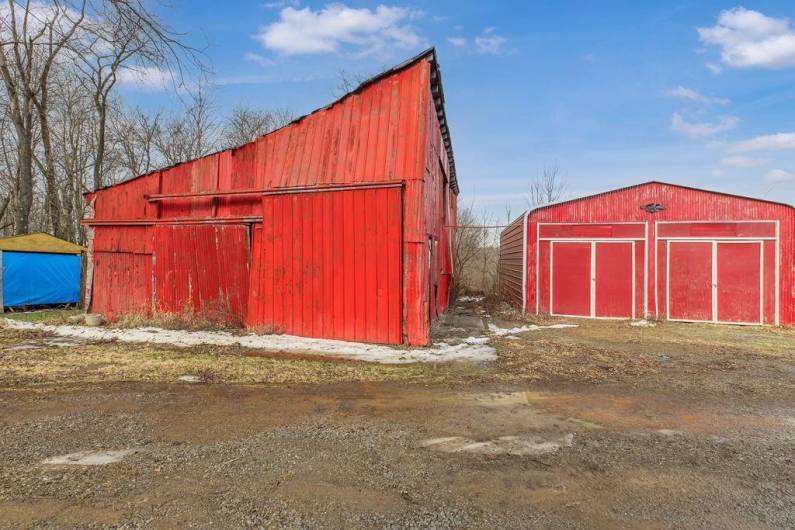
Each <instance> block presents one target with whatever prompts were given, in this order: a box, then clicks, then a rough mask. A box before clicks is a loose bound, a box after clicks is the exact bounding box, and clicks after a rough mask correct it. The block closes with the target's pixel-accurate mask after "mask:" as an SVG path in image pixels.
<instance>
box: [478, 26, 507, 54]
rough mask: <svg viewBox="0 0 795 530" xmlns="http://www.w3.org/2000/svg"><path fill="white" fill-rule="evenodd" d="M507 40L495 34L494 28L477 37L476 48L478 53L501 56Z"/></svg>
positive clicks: (485, 30) (487, 29)
mask: <svg viewBox="0 0 795 530" xmlns="http://www.w3.org/2000/svg"><path fill="white" fill-rule="evenodd" d="M505 42H506V40H505V39H504V38H503V37H500V36H499V35H497V33H496V32H495V30H494V28H486V29H484V30H483V33H481V34H480V35H479V36H477V37H475V47H476V48H477V50H478V53H483V54H489V55H499V54H500V53H501V52H502V47H503V46H504V45H505Z"/></svg>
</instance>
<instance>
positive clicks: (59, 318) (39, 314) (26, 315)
mask: <svg viewBox="0 0 795 530" xmlns="http://www.w3.org/2000/svg"><path fill="white" fill-rule="evenodd" d="M83 314H85V311H83V310H82V309H39V310H35V311H21V312H18V313H12V312H6V313H4V314H3V316H4V317H6V318H10V319H12V320H24V321H26V322H39V323H42V324H66V323H68V322H69V318H70V317H74V316H77V315H83Z"/></svg>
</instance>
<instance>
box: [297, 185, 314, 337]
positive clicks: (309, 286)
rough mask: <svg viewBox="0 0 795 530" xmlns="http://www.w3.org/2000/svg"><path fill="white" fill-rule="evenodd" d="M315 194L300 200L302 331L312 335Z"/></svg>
mask: <svg viewBox="0 0 795 530" xmlns="http://www.w3.org/2000/svg"><path fill="white" fill-rule="evenodd" d="M314 198H315V197H314V194H309V196H308V197H306V199H305V200H300V201H299V202H300V204H301V205H302V207H303V213H302V221H303V222H302V227H301V232H302V234H301V235H302V237H301V239H299V240H298V241H299V243H300V246H301V254H302V255H301V269H302V270H303V275H302V276H303V281H302V288H303V303H302V304H301V332H302V334H305V335H309V336H312V335H313V334H314V333H315V330H314V327H313V322H314V319H313V318H312V298H313V297H314V294H315V293H314V287H315V282H314V279H315V278H314V276H315V274H314V270H313V265H314V259H315V242H314V238H313V237H312V225H313V223H314V220H315V210H314V204H313V203H314Z"/></svg>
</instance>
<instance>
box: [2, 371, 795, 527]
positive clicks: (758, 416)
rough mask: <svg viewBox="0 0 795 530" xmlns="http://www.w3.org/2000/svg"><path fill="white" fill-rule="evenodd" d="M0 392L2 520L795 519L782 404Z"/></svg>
mask: <svg viewBox="0 0 795 530" xmlns="http://www.w3.org/2000/svg"><path fill="white" fill-rule="evenodd" d="M0 406H2V409H3V411H4V414H3V420H2V438H1V440H2V442H0V461H2V462H3V466H2V471H0V521H2V525H3V526H30V525H34V524H40V525H43V526H62V527H63V526H97V527H102V526H126V527H153V528H167V527H178V526H179V527H184V526H187V525H194V526H198V527H209V526H216V527H218V526H221V527H240V526H270V525H275V526H277V527H279V526H287V527H400V528H406V527H417V528H425V527H431V526H433V527H437V528H448V527H449V528H452V527H456V528H460V527H482V528H487V527H489V528H495V527H514V528H519V527H538V528H542V527H543V528H549V527H560V528H569V527H603V528H608V527H616V526H623V527H636V528H641V527H643V528H649V527H661V528H694V527H704V528H707V527H722V528H732V527H733V528H753V527H757V528H766V527H770V528H786V527H790V528H791V527H792V526H793V525H795V485H794V484H793V479H794V478H795V477H794V474H793V469H795V462H793V455H794V454H795V452H794V451H793V449H795V446H794V445H793V435H794V434H795V416H793V409H792V408H791V407H786V406H770V407H759V406H743V405H741V404H737V403H727V402H725V401H720V402H719V401H715V402H705V401H703V400H701V401H699V402H698V403H693V402H689V401H687V400H682V399H679V398H677V397H675V396H672V395H665V394H662V393H648V392H633V391H630V390H627V389H617V388H583V387H579V388H566V387H561V386H558V387H550V386H534V387H533V388H515V387H514V388H502V387H495V386H493V385H490V386H486V387H481V388H467V389H439V388H429V389H424V388H416V387H402V386H392V385H388V384H383V383H378V384H348V385H336V386H328V387H323V386H296V387H280V388H266V387H251V386H234V385H147V384H112V385H85V386H71V385H70V386H63V387H58V388H47V387H37V388H26V389H19V390H5V391H4V392H2V394H0ZM506 437H508V438H506ZM501 438H502V440H501ZM120 449H132V450H134V451H135V452H134V453H132V454H130V455H127V456H125V457H124V458H123V459H122V460H121V461H120V462H117V463H112V464H107V465H102V466H75V465H48V464H42V461H43V460H45V459H46V458H49V457H53V456H58V455H64V454H69V453H73V452H77V451H87V450H120Z"/></svg>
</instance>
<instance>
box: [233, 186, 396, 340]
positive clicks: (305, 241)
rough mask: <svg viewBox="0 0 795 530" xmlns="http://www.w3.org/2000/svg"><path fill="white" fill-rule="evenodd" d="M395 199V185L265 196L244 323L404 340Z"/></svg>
mask: <svg viewBox="0 0 795 530" xmlns="http://www.w3.org/2000/svg"><path fill="white" fill-rule="evenodd" d="M400 199H401V189H400V187H389V188H378V189H368V190H350V191H336V192H324V193H300V194H289V195H273V196H267V197H265V198H264V199H263V211H264V212H265V220H264V222H263V224H262V228H259V227H257V228H256V229H255V232H254V259H253V263H252V280H251V289H250V292H249V295H250V296H249V308H250V310H249V312H248V321H247V324H248V325H249V326H252V327H264V328H267V329H272V330H278V331H279V332H282V333H288V334H291V335H301V336H306V337H326V338H334V339H342V340H356V341H367V342H380V343H391V344H399V343H400V342H402V330H401V326H400V322H401V320H400V311H401V295H402V292H401V281H400V275H401V259H400V254H401V237H400V227H401V200H400Z"/></svg>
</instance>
